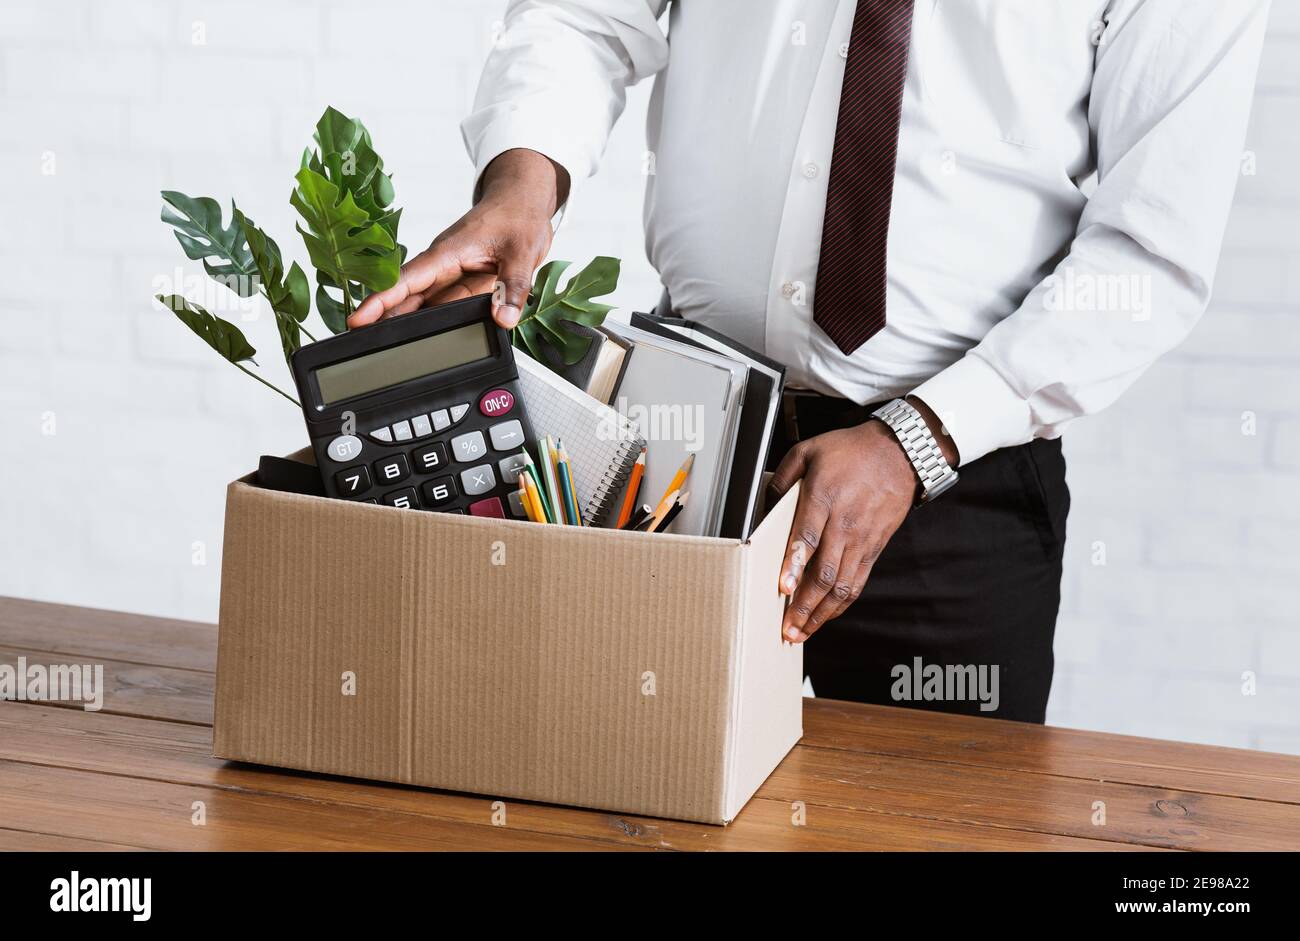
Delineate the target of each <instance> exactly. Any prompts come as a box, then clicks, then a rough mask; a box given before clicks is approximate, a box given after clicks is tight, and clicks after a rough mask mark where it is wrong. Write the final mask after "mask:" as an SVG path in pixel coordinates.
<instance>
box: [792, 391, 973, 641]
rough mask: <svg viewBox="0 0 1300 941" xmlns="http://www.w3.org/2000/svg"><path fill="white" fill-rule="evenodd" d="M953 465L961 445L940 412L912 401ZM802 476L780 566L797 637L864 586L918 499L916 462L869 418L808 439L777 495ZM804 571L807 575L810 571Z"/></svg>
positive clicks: (804, 635)
mask: <svg viewBox="0 0 1300 941" xmlns="http://www.w3.org/2000/svg"><path fill="white" fill-rule="evenodd" d="M910 401H911V403H912V405H913V406H914V407H916V409H917V410H918V411H920V412H921V414H922V416H923V417H924V418H925V419H926V424H927V425H929V426H930V430H931V433H932V434H933V435H934V437H935V440H936V441H938V442H939V444H940V447H941V448H942V449H943V452H944V456H945V457H946V458H947V459H948V462H949V463H950V464H952V465H953V466H956V464H957V449H956V447H955V445H954V444H953V442H952V439H951V438H950V437H948V436H947V435H946V434H944V433H943V431H942V427H941V425H940V422H939V420H938V418H936V417H935V415H934V413H933V412H932V411H931V410H930V409H929V408H928V407H926V406H925V404H924V403H923V402H920V401H919V400H916V399H912V400H910ZM800 479H802V480H803V487H802V488H801V490H800V492H799V506H798V507H797V508H796V510H795V515H794V525H793V527H792V528H791V531H790V545H789V547H788V548H787V549H786V554H785V564H784V565H783V566H782V567H781V591H782V592H783V593H785V594H787V595H793V598H792V599H791V601H790V605H789V607H788V608H787V609H786V613H785V620H784V621H783V622H782V624H781V636H782V637H783V638H784V639H786V640H790V641H794V642H796V643H802V642H803V641H805V640H807V639H808V638H809V637H811V636H812V635H813V634H814V633H815V632H816V631H817V629H818V628H820V627H821V626H822V625H823V624H825V623H826V622H827V621H830V620H832V619H833V618H836V617H838V616H839V615H840V614H841V613H843V611H844V609H845V608H847V607H848V606H849V605H850V604H852V603H853V602H854V601H855V600H856V599H857V597H858V595H860V594H861V593H862V589H863V587H864V586H865V585H866V583H867V576H869V575H870V574H871V567H872V566H873V565H874V564H875V562H876V559H878V558H879V557H880V553H881V552H882V551H883V550H884V548H885V545H886V543H888V542H889V539H890V537H892V536H893V535H894V532H895V531H896V530H897V529H898V527H899V526H900V525H901V524H902V522H903V519H904V518H905V517H906V516H907V513H908V511H909V510H910V509H911V508H912V504H913V503H914V502H915V499H916V493H917V486H918V481H917V477H916V471H915V470H913V469H912V462H911V461H909V460H908V459H907V454H906V453H905V452H904V451H903V447H902V445H901V444H899V443H898V439H897V438H895V437H894V433H893V432H892V431H891V430H890V429H889V427H888V426H887V425H885V423H884V422H881V421H868V422H866V423H865V424H862V425H858V426H857V427H855V428H845V429H841V430H839V431H832V432H829V433H827V434H824V435H818V436H817V437H815V438H809V439H808V440H806V441H801V442H800V443H799V444H797V445H795V446H794V447H793V448H791V449H790V452H789V453H788V454H787V455H786V456H785V459H784V460H783V461H781V464H780V466H779V467H778V468H777V469H776V474H775V476H773V478H772V483H771V485H770V486H771V490H772V493H773V495H774V497H775V498H776V499H779V498H780V497H781V495H782V494H784V493H785V492H786V491H787V490H789V489H790V488H791V487H792V486H794V483H795V481H796V480H800ZM805 574H806V576H807V577H805Z"/></svg>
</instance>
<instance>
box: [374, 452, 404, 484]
mask: <svg viewBox="0 0 1300 941" xmlns="http://www.w3.org/2000/svg"><path fill="white" fill-rule="evenodd" d="M410 473H411V468H410V467H409V466H408V465H407V463H406V455H405V454H393V455H390V456H389V457H386V458H383V459H381V460H378V461H375V479H376V480H377V481H379V482H380V483H381V484H395V483H397V482H398V481H399V480H405V479H406V478H407V477H408V476H409V475H410Z"/></svg>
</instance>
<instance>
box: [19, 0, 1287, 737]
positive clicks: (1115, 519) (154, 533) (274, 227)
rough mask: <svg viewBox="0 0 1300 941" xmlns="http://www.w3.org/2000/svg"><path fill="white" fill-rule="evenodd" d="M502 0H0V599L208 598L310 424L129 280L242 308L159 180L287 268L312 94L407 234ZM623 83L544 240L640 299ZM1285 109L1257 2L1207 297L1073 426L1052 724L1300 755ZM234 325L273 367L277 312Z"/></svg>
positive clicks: (1276, 41)
mask: <svg viewBox="0 0 1300 941" xmlns="http://www.w3.org/2000/svg"><path fill="white" fill-rule="evenodd" d="M501 6H502V5H501V4H500V3H496V2H485V0H382V2H372V3H360V2H353V0H326V2H308V0H276V2H274V3H270V2H255V0H238V2H228V0H222V2H217V0H202V2H200V0H94V2H92V0H5V2H4V3H3V4H0V117H2V118H3V120H0V179H3V180H5V181H6V183H5V186H4V187H3V188H0V194H3V195H0V208H3V210H4V212H3V216H4V219H5V222H6V224H5V225H0V271H2V272H3V277H0V315H2V317H3V321H2V322H3V332H0V407H2V408H3V415H4V435H3V437H2V438H0V440H2V441H3V442H4V444H3V453H0V468H3V471H0V482H3V486H0V520H3V523H4V526H5V529H6V533H5V538H3V539H0V593H3V594H11V595H20V596H25V597H33V598H42V599H49V600H56V601H65V602H70V603H76V604H88V605H98V606H103V607H111V608H121V609H125V610H132V611H141V612H146V613H154V614H167V615H174V616H179V617H189V618H199V619H205V620H212V619H215V617H216V610H217V592H218V573H219V571H220V545H221V525H222V507H223V498H224V494H223V488H224V485H225V483H226V482H227V481H229V480H230V479H232V478H233V477H235V476H238V475H240V474H242V473H244V472H245V471H247V470H248V469H249V468H251V467H252V466H253V464H254V462H255V461H256V457H257V455H259V454H262V453H277V452H285V451H288V450H291V449H293V448H296V447H298V446H299V445H300V443H301V442H302V438H303V433H302V426H301V418H300V416H299V415H298V414H297V412H296V411H295V410H294V409H293V408H292V407H291V406H289V405H288V403H286V402H284V401H282V400H279V399H277V398H276V397H275V396H274V395H272V394H271V393H269V392H268V391H267V390H265V389H263V388H262V387H260V386H258V385H256V384H255V383H253V382H251V381H250V380H248V379H247V378H246V377H244V376H242V375H240V374H239V373H238V372H237V371H236V370H235V369H234V368H233V367H231V366H228V365H226V364H224V363H222V362H220V361H219V360H217V359H216V358H215V357H214V356H212V355H211V354H210V353H209V351H208V350H206V349H205V348H204V347H202V345H201V344H200V343H199V342H198V341H197V340H196V339H195V338H194V337H192V336H190V335H189V334H188V333H186V332H185V331H183V330H182V329H181V328H180V327H179V325H176V324H174V323H170V322H168V320H169V318H170V314H166V313H165V312H161V311H159V310H157V309H156V308H155V307H154V305H153V304H152V303H151V301H150V298H151V296H152V294H153V293H155V290H156V289H157V285H156V284H155V280H156V279H158V278H159V277H160V276H161V277H164V278H167V279H171V280H174V279H175V277H176V274H177V270H178V268H179V269H181V270H182V272H183V274H184V275H185V276H188V277H191V278H194V280H193V281H192V282H191V283H190V284H183V285H181V287H189V286H191V285H192V286H194V287H195V288H196V289H198V290H200V291H201V292H202V293H199V294H197V295H195V296H197V297H198V298H200V299H202V298H203V297H206V298H207V299H208V300H209V301H210V302H211V301H213V300H214V299H220V301H221V303H222V304H223V305H225V306H224V308H223V312H224V314H225V316H227V317H230V318H232V319H235V318H240V317H242V316H244V314H245V312H246V311H253V312H254V313H255V311H256V307H255V306H253V307H244V308H241V307H239V306H238V305H237V304H233V303H231V302H232V296H231V295H229V294H228V293H226V292H224V291H221V292H216V291H214V290H213V289H210V288H208V287H207V286H206V285H204V284H203V281H202V279H201V278H199V277H197V276H196V274H195V266H194V265H193V264H191V263H189V262H188V261H186V260H185V259H184V258H183V256H182V255H181V253H180V251H179V249H178V246H177V245H176V243H175V241H174V239H173V238H172V236H171V234H170V232H169V231H168V230H167V229H166V228H165V227H164V226H163V225H162V224H161V223H160V222H158V212H159V200H158V190H160V189H164V188H174V189H180V190H182V191H184V192H187V193H190V194H192V195H211V196H214V197H216V198H218V199H219V200H221V201H222V203H223V204H224V205H227V206H228V201H229V198H230V197H231V196H235V197H236V198H237V199H238V201H239V204H240V206H241V207H242V208H243V209H244V210H245V211H247V212H248V213H250V214H251V215H253V216H254V217H255V218H256V219H257V220H258V222H259V224H261V225H263V226H264V227H265V228H266V229H267V230H268V231H270V232H271V233H272V234H273V235H275V236H276V237H277V239H278V241H279V242H280V244H281V246H282V247H283V248H285V249H286V250H288V251H290V252H292V253H293V254H295V255H297V256H298V257H299V258H300V260H304V261H305V259H302V247H301V243H300V240H299V239H298V238H297V237H296V236H295V235H294V233H293V223H292V213H291V210H290V209H289V206H288V194H289V191H290V188H291V177H292V172H293V170H294V168H295V167H296V160H297V156H298V154H299V153H300V151H301V148H302V147H303V146H304V145H305V144H306V143H307V142H308V140H309V138H310V133H311V128H312V123H313V121H314V119H315V117H316V116H317V115H318V114H319V112H320V111H321V110H322V108H323V107H324V106H325V105H326V104H334V105H336V106H338V107H340V108H342V109H343V110H344V111H347V112H349V113H355V114H358V115H359V116H361V117H363V118H364V119H365V120H366V122H367V124H368V125H369V126H370V128H371V131H372V133H373V134H374V136H375V139H376V143H377V145H378V148H379V150H380V152H381V153H382V154H383V155H384V157H385V160H386V161H387V163H388V165H389V166H390V168H392V169H393V170H395V171H396V177H395V182H396V187H397V193H398V201H399V203H400V204H401V205H403V206H404V207H405V215H404V217H403V231H404V240H405V241H406V242H407V243H408V244H409V245H411V246H412V247H413V248H419V247H421V246H422V244H423V243H424V242H426V241H427V240H428V238H429V237H430V236H431V235H432V234H434V233H435V232H437V231H439V230H440V229H441V228H442V227H443V226H445V225H446V224H447V223H448V222H449V221H450V220H451V219H453V218H455V217H456V216H457V215H458V214H459V213H460V212H461V211H462V210H463V208H464V206H465V202H466V199H467V195H468V192H469V187H470V184H471V171H470V168H469V165H468V162H467V160H466V158H465V156H464V153H463V150H462V147H461V143H460V135H459V131H458V127H457V125H458V123H459V121H460V119H461V117H462V116H463V114H464V112H465V110H466V108H467V106H468V103H469V101H470V99H471V97H472V95H473V91H474V87H475V84H476V81H477V74H478V67H479V65H480V63H481V61H482V57H483V55H484V54H485V52H486V49H487V47H488V44H489V42H490V41H491V37H492V35H493V29H494V23H495V22H496V20H497V19H498V18H499V15H500V10H501ZM392 24H400V25H399V27H397V28H394V26H393V25H392ZM196 37H198V38H201V39H203V40H204V43H203V44H199V45H196V44H195V42H194V40H195V38H196ZM359 43H366V44H369V47H370V50H378V56H377V59H372V58H371V56H374V55H375V53H374V52H372V51H369V50H367V51H366V52H364V53H357V52H352V51H351V50H353V49H354V48H356V47H357V44H359ZM648 92H649V88H648V85H643V86H642V87H640V88H638V89H636V90H635V91H634V92H633V93H632V95H631V96H630V101H629V106H628V113H627V114H626V115H625V117H624V120H623V121H622V123H621V124H620V126H619V128H618V130H617V132H616V134H615V138H614V140H613V141H612V142H611V145H610V148H609V152H608V154H607V157H606V162H605V167H604V169H603V171H602V173H601V174H600V175H599V176H598V177H597V178H596V179H595V180H592V181H590V182H588V183H587V184H586V185H585V186H584V187H583V188H582V189H581V190H580V191H579V192H578V194H577V196H576V197H575V202H574V205H573V206H572V207H571V210H570V213H569V216H568V219H567V221H566V223H565V227H564V229H563V230H562V231H561V234H560V237H559V239H558V240H557V244H556V247H555V255H556V256H558V257H565V258H571V259H573V260H575V261H579V262H581V261H585V260H586V259H587V258H589V257H591V256H592V255H595V254H598V253H605V254H614V255H619V256H621V257H622V258H623V259H624V276H623V283H622V286H621V287H620V289H619V292H618V294H617V296H616V300H617V301H618V302H619V303H620V304H621V305H623V306H629V307H635V306H644V305H646V304H649V303H652V302H653V301H654V299H655V298H656V297H657V294H658V287H657V285H658V279H657V278H656V277H655V275H654V272H653V271H652V270H651V269H650V267H649V265H648V264H647V263H646V261H645V258H644V252H643V247H642V237H641V231H640V211H641V199H642V184H643V179H642V177H641V175H640V166H641V152H642V149H643V146H644V138H643V127H644V116H645V107H646V100H647V97H648ZM1298 108H1300V3H1294V2H1291V0H1280V2H1278V3H1276V4H1275V12H1274V18H1273V24H1272V30H1271V34H1270V39H1269V45H1268V50H1267V55H1266V61H1265V64H1264V68H1263V72H1262V75H1261V80H1260V88H1259V93H1258V98H1257V103H1256V110H1255V121H1254V124H1253V127H1252V130H1251V134H1250V141H1249V145H1248V146H1249V147H1250V148H1251V149H1252V150H1254V151H1255V152H1256V153H1257V155H1258V174H1257V175H1256V176H1254V177H1248V178H1244V179H1243V180H1242V183H1241V188H1240V195H1239V199H1238V205H1237V208H1236V210H1235V212H1234V216H1233V221H1232V226H1231V230H1230V232H1229V235H1228V240H1227V245H1226V247H1225V251H1224V258H1223V265H1222V271H1221V275H1220V279H1219V284H1218V287H1217V290H1216V298H1215V302H1214V305H1213V309H1212V311H1211V312H1210V314H1209V315H1207V317H1206V319H1205V321H1204V322H1203V324H1202V325H1201V327H1200V328H1198V330H1197V331H1196V333H1195V335H1194V336H1193V337H1192V339H1191V341H1190V342H1189V343H1188V344H1187V345H1186V346H1184V347H1183V348H1182V349H1180V350H1178V351H1177V352H1176V353H1174V354H1173V355H1171V356H1170V357H1169V358H1168V359H1167V360H1166V361H1165V362H1163V363H1161V364H1160V365H1158V366H1157V367H1156V368H1155V369H1153V370H1152V371H1151V373H1150V374H1149V375H1148V376H1146V377H1145V378H1144V379H1143V380H1142V381H1141V382H1140V383H1139V384H1138V385H1137V387H1136V388H1135V389H1134V390H1133V391H1132V392H1131V393H1130V394H1129V395H1128V396H1127V397H1126V398H1125V399H1124V400H1123V401H1122V402H1121V403H1120V404H1119V405H1117V406H1116V407H1115V408H1114V409H1112V410H1111V411H1110V412H1108V413H1107V414H1105V415H1103V416H1101V417H1099V418H1097V419H1094V420H1092V421H1090V422H1087V423H1084V424H1083V425H1080V426H1077V429H1076V430H1074V431H1073V432H1072V433H1071V434H1070V435H1069V436H1068V439H1067V453H1068V457H1069V461H1070V483H1071V487H1072V489H1073V493H1074V512H1073V514H1072V516H1071V520H1070V545H1069V549H1068V553H1067V558H1066V573H1065V586H1064V589H1065V598H1064V602H1063V606H1062V615H1061V620H1060V624H1059V628H1058V635H1057V636H1058V641H1057V656H1058V673H1057V683H1056V687H1055V690H1054V693H1053V698H1052V703H1051V709H1050V712H1049V718H1050V721H1052V722H1054V723H1058V724H1063V725H1073V726H1081V727H1087V728H1097V729H1106V730H1112V731H1122V732H1129V733H1135V734H1147V735H1154V736H1161V737H1169V738H1178V739H1187V740H1192V741H1206V742H1216V743H1223V744H1232V745H1242V746H1249V747H1259V748H1270V749H1275V750H1284V751H1294V752H1300V627H1298V625H1297V612H1298V611H1300V580H1297V579H1296V578H1295V573H1296V572H1297V569H1298V568H1300V503H1297V501H1296V500H1295V497H1294V494H1295V493H1296V492H1297V486H1298V485H1300V384H1297V382H1296V380H1295V378H1294V376H1295V370H1296V368H1297V366H1300V329H1298V328H1297V327H1296V326H1295V323H1294V318H1295V317H1296V316H1297V314H1300V239H1297V237H1296V234H1297V230H1298V228H1300V226H1298V223H1300V174H1298V173H1297V171H1296V168H1297V167H1300V159H1297V158H1300V122H1297V121H1296V120H1295V116H1296V114H1297V113H1300V112H1298V111H1297V109H1298ZM51 169H52V171H53V172H52V173H47V172H45V171H48V170H51ZM170 289H171V288H170V286H169V287H168V290H170ZM244 326H245V328H246V332H247V333H248V334H249V336H250V339H252V341H253V343H254V344H255V345H256V346H258V347H259V348H260V349H261V350H262V351H263V355H261V356H260V357H259V360H260V361H261V362H262V364H263V365H264V367H266V371H267V373H268V375H269V376H270V377H271V378H272V379H273V380H274V381H278V382H281V383H288V381H289V380H288V377H287V375H286V372H285V369H284V366H283V363H282V362H281V358H280V355H279V352H278V346H277V341H276V338H275V330H274V326H273V324H272V323H271V322H270V321H269V319H267V318H266V317H265V316H264V315H263V316H260V317H257V319H255V320H253V321H251V322H247V323H245V324H244ZM1247 411H1249V412H1253V413H1254V415H1255V417H1256V429H1255V430H1256V433H1255V434H1254V435H1253V436H1248V435H1243V434H1242V430H1241V429H1242V414H1243V413H1244V412H1247ZM50 432H52V433H50ZM1098 542H1100V543H1104V544H1105V563H1106V564H1105V565H1095V564H1093V557H1094V555H1095V552H1094V543H1098ZM196 559H197V561H198V562H199V563H200V564H196ZM1244 671H1254V673H1255V674H1256V676H1257V680H1256V682H1257V687H1258V694H1257V695H1255V696H1253V697H1247V696H1243V695H1241V692H1240V690H1241V684H1242V679H1241V677H1242V673H1243V672H1244Z"/></svg>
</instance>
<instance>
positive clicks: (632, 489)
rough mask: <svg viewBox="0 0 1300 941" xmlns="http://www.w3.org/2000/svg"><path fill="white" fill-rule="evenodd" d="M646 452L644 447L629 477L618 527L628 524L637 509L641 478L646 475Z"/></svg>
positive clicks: (616, 525)
mask: <svg viewBox="0 0 1300 941" xmlns="http://www.w3.org/2000/svg"><path fill="white" fill-rule="evenodd" d="M645 452H646V449H645V448H642V449H641V456H640V457H638V458H637V459H636V463H635V464H633V465H632V476H631V477H629V478H628V481H627V490H626V491H624V493H623V508H622V509H621V510H619V511H618V522H617V523H616V524H615V528H616V529H622V528H623V527H624V526H626V525H627V521H628V520H630V519H631V518H632V512H633V511H634V510H635V509H636V498H637V497H638V496H639V495H640V493H641V478H642V477H644V476H645Z"/></svg>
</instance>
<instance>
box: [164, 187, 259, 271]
mask: <svg viewBox="0 0 1300 941" xmlns="http://www.w3.org/2000/svg"><path fill="white" fill-rule="evenodd" d="M162 198H163V201H164V202H166V203H167V206H170V207H171V208H172V209H173V210H175V211H174V212H170V211H168V208H167V206H164V207H163V211H162V221H163V222H166V223H167V224H168V225H170V226H173V227H174V228H175V229H176V241H178V242H180V243H181V248H183V249H184V250H185V254H186V255H187V256H188V257H190V258H192V259H194V260H196V261H198V260H202V262H203V267H204V269H205V270H206V271H207V272H208V275H209V276H210V277H211V278H212V279H213V280H215V281H218V282H220V283H221V284H224V285H225V286H226V287H228V288H230V290H232V291H234V292H235V293H236V294H238V295H239V296H240V297H252V296H253V295H254V294H256V293H257V279H256V277H254V276H255V275H256V273H257V269H256V266H255V265H254V263H253V256H252V253H251V252H250V251H249V250H248V246H247V245H245V244H244V242H245V240H244V233H243V230H242V229H241V228H240V226H239V223H238V221H237V220H236V218H235V217H236V216H238V215H239V210H238V209H237V208H236V207H235V202H234V200H231V201H230V212H231V221H230V225H228V226H225V225H222V222H221V206H220V205H219V204H218V203H217V201H216V200H215V199H212V198H210V197H208V196H200V197H198V198H197V199H195V198H192V197H189V196H186V195H185V194H184V193H178V192H176V191H175V190H163V193H162ZM209 259H216V261H215V262H214V261H210V260H209Z"/></svg>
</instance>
